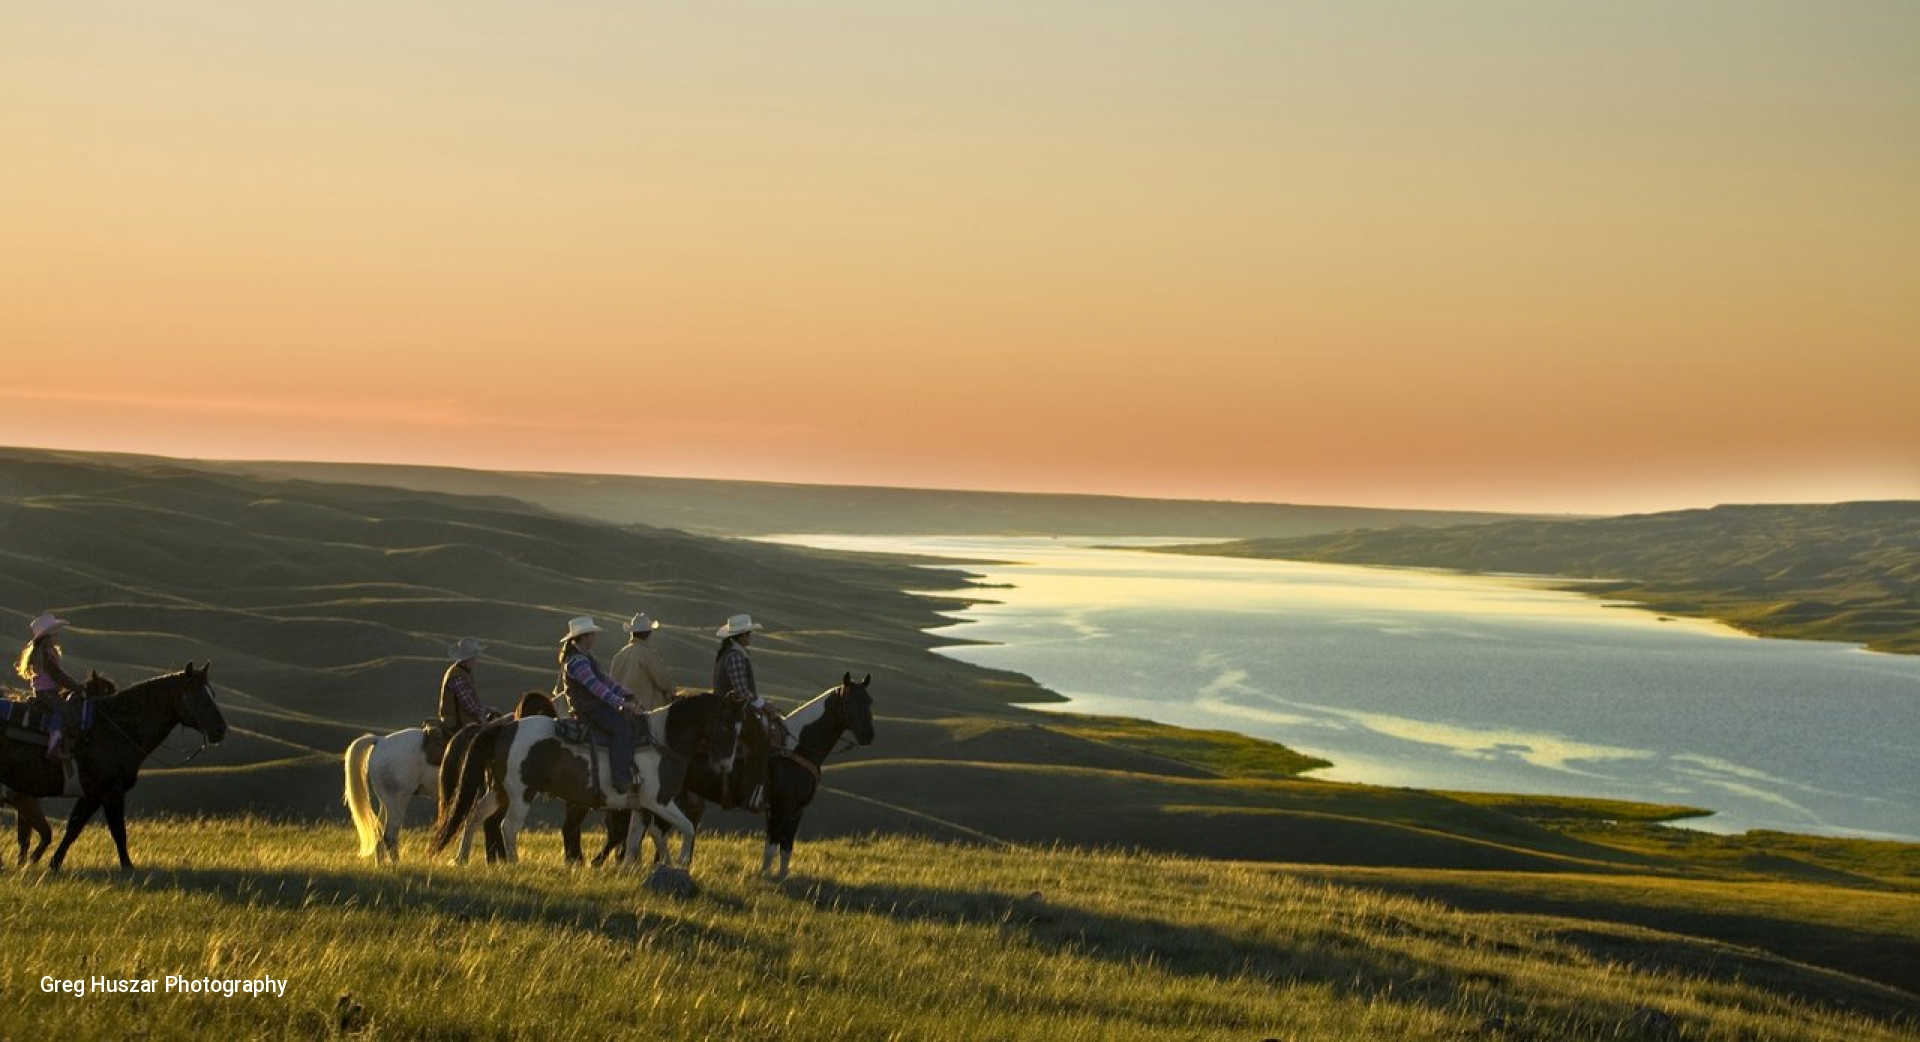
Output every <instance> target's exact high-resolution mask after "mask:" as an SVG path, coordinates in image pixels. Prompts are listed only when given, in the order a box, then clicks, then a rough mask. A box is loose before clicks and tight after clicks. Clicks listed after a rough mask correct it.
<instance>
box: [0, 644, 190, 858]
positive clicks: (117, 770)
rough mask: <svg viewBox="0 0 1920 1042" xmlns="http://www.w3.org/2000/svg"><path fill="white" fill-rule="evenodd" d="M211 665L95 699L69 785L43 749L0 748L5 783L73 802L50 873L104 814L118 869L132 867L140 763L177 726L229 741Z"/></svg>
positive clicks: (10, 744)
mask: <svg viewBox="0 0 1920 1042" xmlns="http://www.w3.org/2000/svg"><path fill="white" fill-rule="evenodd" d="M212 665H213V664H212V663H208V664H207V665H205V666H202V667H200V668H198V669H195V668H194V666H193V663H191V662H189V663H187V667H186V668H185V669H183V670H181V671H180V672H178V673H168V674H167V675H165V676H159V677H154V678H153V679H151V680H143V681H141V682H140V683H138V684H134V685H132V686H131V687H128V688H127V689H125V690H124V691H121V692H120V693H118V694H115V695H109V696H107V697H105V698H99V699H94V700H93V702H92V705H93V713H94V723H93V729H92V730H91V731H90V732H88V734H87V735H86V737H85V740H84V741H81V742H79V743H77V745H76V746H75V747H74V751H73V766H74V773H73V775H72V776H71V784H69V776H68V775H67V774H66V772H65V771H64V770H63V769H62V766H61V765H60V764H59V763H56V762H54V761H51V760H48V759H47V756H46V750H45V749H44V748H34V747H33V746H31V745H26V744H23V743H20V742H0V785H5V786H6V787H7V788H9V789H12V790H14V791H15V792H20V793H25V794H26V795H28V796H34V797H38V798H45V797H48V796H72V797H74V804H73V814H72V816H70V817H69V818H68V819H67V832H66V835H64V836H62V837H61V839H60V846H59V848H58V849H56V850H55V851H54V852H53V860H52V862H50V867H52V868H53V869H55V870H58V869H59V868H60V865H61V863H62V862H64V861H65V860H66V859H67V850H68V848H70V847H72V846H73V841H74V840H76V839H78V838H80V831H81V830H82V829H84V828H86V826H87V822H89V821H91V820H92V819H93V816H94V814H96V813H98V812H100V811H101V810H102V809H103V808H104V809H105V811H106V816H107V830H108V831H109V832H111V833H113V843H114V847H115V848H116V849H117V850H118V851H119V854H120V867H121V868H123V869H131V868H132V867H133V860H132V859H131V858H129V857H128V856H127V818H126V805H127V804H126V801H127V792H128V790H130V789H132V788H133V787H134V785H135V783H137V782H138V781H139V777H140V765H141V764H142V763H144V762H146V759H147V757H148V756H150V755H152V754H153V751H154V750H155V749H158V748H159V747H160V743H161V742H164V741H166V739H167V736H168V735H170V734H172V733H173V729H174V728H175V727H189V728H192V729H193V730H196V731H199V732H200V734H201V735H202V736H203V737H204V739H205V741H206V742H211V743H213V744H216V745H217V744H219V742H220V741H221V739H224V738H225V737H226V736H227V721H226V718H225V717H223V716H221V715H220V707H219V706H218V705H216V704H215V702H214V695H213V684H212V682H211V681H209V680H208V679H207V673H208V672H209V671H210V670H211V668H212ZM72 737H73V736H71V735H70V736H69V738H70V739H71V738H72Z"/></svg>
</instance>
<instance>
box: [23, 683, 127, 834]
mask: <svg viewBox="0 0 1920 1042" xmlns="http://www.w3.org/2000/svg"><path fill="white" fill-rule="evenodd" d="M118 690H120V685H118V684H115V683H114V682H113V681H112V680H111V679H110V678H108V677H103V676H101V675H100V671H99V670H97V669H96V670H93V671H91V672H89V673H88V674H87V682H86V684H85V686H84V687H83V689H82V694H83V695H84V697H86V698H105V697H107V696H108V695H111V694H113V693H114V692H115V691H118ZM0 803H4V804H6V805H7V806H9V807H12V808H13V831H14V835H15V836H16V837H17V838H18V839H19V841H20V859H19V861H18V862H16V864H19V865H21V866H23V867H24V866H26V865H32V864H39V862H40V855H42V854H45V853H46V852H47V845H48V844H50V843H52V842H53V824H52V823H51V822H49V821H48V820H47V815H46V813H45V812H44V811H42V810H41V809H40V798H39V797H37V796H29V795H27V794H26V793H24V792H16V791H14V790H12V789H9V788H6V787H5V786H0ZM35 836H38V837H39V839H40V842H39V843H38V844H34V843H33V842H32V840H33V837H35ZM29 846H32V847H33V853H32V855H31V856H29V855H28V853H27V848H28V847H29Z"/></svg>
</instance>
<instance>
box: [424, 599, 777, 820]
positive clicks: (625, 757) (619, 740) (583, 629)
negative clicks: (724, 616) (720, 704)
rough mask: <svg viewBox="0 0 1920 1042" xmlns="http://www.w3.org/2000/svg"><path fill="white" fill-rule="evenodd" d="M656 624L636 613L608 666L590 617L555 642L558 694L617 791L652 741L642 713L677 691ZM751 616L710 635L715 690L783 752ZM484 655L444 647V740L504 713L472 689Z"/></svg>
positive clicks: (463, 646)
mask: <svg viewBox="0 0 1920 1042" xmlns="http://www.w3.org/2000/svg"><path fill="white" fill-rule="evenodd" d="M659 628H660V623H658V622H657V621H654V620H653V619H652V618H650V617H649V616H648V615H647V613H645V612H641V613H640V614H638V615H635V616H634V617H633V618H632V619H631V620H629V621H628V623H627V627H626V630H627V635H628V639H627V644H626V646H625V647H623V648H621V649H620V650H619V651H618V652H617V653H616V654H615V655H614V656H613V661H612V663H610V664H609V665H608V666H607V667H606V668H602V667H601V665H600V662H599V660H598V659H595V658H594V657H593V645H594V642H595V639H596V637H597V636H598V635H599V634H600V633H602V632H604V630H602V629H601V627H600V625H599V624H598V623H596V622H595V621H594V619H593V616H591V615H582V616H579V617H578V618H575V619H572V620H570V621H569V622H568V623H567V635H566V636H565V637H563V638H561V640H560V654H559V659H558V663H559V680H558V682H557V683H556V684H555V686H554V693H555V694H556V695H559V694H564V695H565V696H566V698H567V704H568V706H569V707H570V708H571V709H572V711H573V715H574V716H576V717H578V718H580V719H581V720H583V721H585V722H586V724H587V726H589V727H591V728H593V729H594V730H595V731H596V732H598V733H599V734H600V735H601V737H603V738H604V739H605V740H606V743H607V758H608V761H609V762H608V773H609V775H610V778H609V780H610V781H611V782H612V783H613V788H614V790H615V791H617V792H624V791H626V790H628V789H630V788H632V786H633V755H634V747H635V744H636V742H638V741H650V740H651V736H650V735H648V734H647V730H646V728H647V721H646V717H645V716H644V715H643V714H645V713H648V712H651V711H653V710H656V709H660V708H662V707H664V706H665V705H666V704H667V703H668V702H670V701H672V700H673V698H674V690H675V689H674V686H673V682H672V680H671V679H669V677H668V675H667V665H666V661H665V659H664V658H662V657H661V654H660V650H659V649H658V648H655V647H654V646H653V645H652V644H651V643H650V641H651V638H652V636H653V633H654V631H655V630H657V629H659ZM762 628H763V627H761V626H760V625H759V624H758V623H755V622H754V621H753V618H752V617H751V616H748V615H735V616H733V617H731V618H729V619H728V620H727V621H726V624H725V625H723V626H721V627H720V628H719V629H717V630H715V631H714V636H716V637H718V638H720V645H719V648H718V649H717V650H716V651H715V652H714V665H713V691H714V693H716V694H720V695H725V696H728V697H731V698H734V699H738V700H740V701H744V702H746V703H747V704H749V705H751V706H753V707H754V709H756V710H757V711H758V712H759V713H760V714H761V716H762V718H763V719H764V720H765V721H766V732H767V736H768V740H769V743H770V745H771V746H772V748H773V749H775V750H781V749H785V748H786V747H787V746H788V744H789V741H790V736H789V735H788V734H787V729H786V725H785V723H784V721H783V718H782V716H781V714H780V712H779V710H777V709H775V708H774V707H773V705H772V704H771V703H769V702H768V701H767V700H766V699H765V698H764V697H762V696H761V694H760V691H759V688H757V687H756V686H755V684H754V680H753V660H752V659H751V658H749V657H748V654H747V647H748V645H749V644H750V643H751V642H752V640H753V634H754V633H755V632H757V631H759V630H760V629H762ZM484 651H486V647H485V645H482V644H481V643H480V642H479V641H478V640H476V639H474V638H473V637H465V638H463V639H461V640H460V642H459V643H457V644H454V645H453V646H452V647H450V648H448V649H447V655H448V657H449V658H451V659H452V660H453V664H452V665H450V666H448V667H447V672H446V675H445V677H444V678H443V679H442V680H441V682H440V721H441V726H442V727H443V728H444V729H445V732H446V733H447V734H453V733H455V732H457V731H459V730H460V729H461V728H462V727H466V726H468V725H470V724H483V723H486V722H487V721H489V720H492V719H495V718H497V717H499V716H500V715H501V714H500V713H498V712H496V711H494V710H493V709H491V708H489V707H488V706H487V705H486V704H485V703H483V702H481V701H480V697H479V693H478V691H477V689H476V688H475V686H474V681H473V664H474V661H475V660H476V659H478V658H479V657H480V655H481V653H482V652H484ZM760 799H761V796H760V793H759V792H758V791H757V790H756V791H755V792H754V793H753V794H752V795H751V796H749V797H748V805H749V806H750V807H752V806H755V805H757V804H758V803H759V802H760Z"/></svg>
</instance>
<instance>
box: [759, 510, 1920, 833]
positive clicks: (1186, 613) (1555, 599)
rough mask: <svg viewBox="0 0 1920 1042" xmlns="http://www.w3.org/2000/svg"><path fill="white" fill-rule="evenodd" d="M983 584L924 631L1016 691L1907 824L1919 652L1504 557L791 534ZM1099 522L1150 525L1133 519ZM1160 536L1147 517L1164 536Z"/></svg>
mask: <svg viewBox="0 0 1920 1042" xmlns="http://www.w3.org/2000/svg"><path fill="white" fill-rule="evenodd" d="M779 541H784V542H794V543H802V544H805V545H809V546H817V547H824V548H829V549H838V550H854V551H864V552H881V553H896V554H898V553H905V554H921V555H930V556H935V557H943V558H955V559H967V560H970V561H978V560H991V561H993V562H995V563H991V564H981V563H966V564H959V563H948V562H938V563H930V570H929V572H928V585H927V588H926V590H925V591H924V592H929V593H945V594H951V593H954V592H956V591H958V590H960V589H962V587H964V586H965V584H966V581H967V580H966V577H965V576H962V575H956V576H955V577H954V581H953V582H952V583H948V582H946V581H945V579H944V578H943V576H945V575H946V574H947V573H948V572H949V571H958V572H964V573H965V575H966V576H972V577H974V578H977V580H978V581H980V582H982V583H987V584H992V585H994V586H999V587H1004V588H996V589H985V590H972V591H970V592H969V594H968V595H969V596H974V597H983V598H990V599H991V600H990V601H988V602H983V603H979V604H975V605H974V606H972V607H969V608H967V609H966V610H964V611H959V612H955V613H952V614H951V616H950V617H951V618H953V620H954V622H953V624H952V625H950V626H945V627H941V628H939V629H936V630H934V631H932V632H934V633H935V634H936V635H938V636H941V637H945V638H950V639H951V640H952V641H954V643H953V644H951V645H948V646H945V647H942V648H941V649H940V651H941V653H942V654H946V655H950V656H952V657H953V658H956V659H959V660H962V661H965V662H969V663H974V664H976V665H981V666H988V667H992V668H995V669H1005V670H1012V671H1015V672H1019V673H1024V674H1026V675H1028V676H1031V677H1032V678H1034V679H1035V680H1036V681H1038V682H1039V683H1041V684H1042V685H1044V686H1046V687H1047V688H1049V689H1051V690H1053V691H1056V692H1058V693H1060V694H1061V695H1063V696H1066V698H1067V700H1068V701H1067V702H1065V703H1049V704H1047V705H1043V706H1039V707H1036V708H1041V709H1049V708H1053V709H1064V710H1068V711H1072V712H1077V713H1091V714H1102V715H1114V716H1134V717H1143V718H1146V719H1150V720H1156V721H1160V722H1164V723H1169V724H1177V725H1182V726H1189V727H1204V728H1222V729H1228V730H1233V731H1239V732H1242V733H1245V734H1250V735H1256V736H1259V737H1262V738H1268V739H1271V740H1273V741H1276V742H1280V743H1282V744H1285V745H1287V746H1290V747H1292V748H1294V749H1298V750H1300V751H1302V752H1307V753H1312V754H1314V755H1317V756H1321V757H1324V758H1325V759H1328V760H1331V761H1333V764H1334V766H1333V767H1332V768H1330V769H1326V770H1323V771H1320V772H1317V773H1316V776H1317V777H1323V778H1329V779H1333V780H1343V781H1355V782H1367V783H1370V784H1377V785H1396V786H1412V787H1418V788H1435V789H1471V790H1481V791H1502V792H1535V793H1556V794H1563V795H1579V796H1600V797H1609V798H1616V799H1626V800H1640V801H1645V802H1653V803H1680V804H1687V805H1690V806H1697V807H1705V808H1709V809H1711V810H1713V811H1714V812H1715V813H1714V815H1713V816H1712V817H1710V818H1704V819H1692V820H1690V821H1688V822H1687V824H1688V825H1689V827H1695V828H1704V829H1710V830H1713V831H1723V832H1739V831H1745V830H1747V829H1756V828H1761V829H1781V830H1786V831H1793V832H1809V833H1817V834H1830V835H1851V836H1867V837H1876V838H1888V839H1902V840H1907V841H1920V755H1917V754H1916V751H1915V748H1914V744H1913V743H1914V741H1915V736H1916V735H1920V657H1910V656H1895V655H1881V654H1875V653H1870V652H1866V651H1862V650H1860V649H1858V648H1855V647H1852V646H1850V645H1841V644H1830V643H1817V642H1808V641H1786V640H1761V639H1757V638H1753V637H1749V636H1746V635H1743V634H1741V633H1738V632H1737V631H1735V630H1733V629H1731V628H1729V627H1726V626H1722V625H1720V624H1717V623H1712V622H1708V621H1704V620H1692V619H1668V618H1664V617H1662V616H1658V615H1655V614H1653V613H1651V612H1648V611H1644V610H1640V609H1637V608H1632V607H1626V606H1618V605H1610V604H1607V603H1605V602H1603V601H1601V600H1598V599H1595V598H1590V597H1583V596H1581V595H1579V594H1574V593H1567V592H1564V591H1558V590H1553V589H1549V588H1547V583H1546V582H1545V581H1544V580H1541V579H1537V578H1524V577H1512V578H1507V577H1480V576H1462V575H1455V574H1451V573H1444V572H1433V571H1424V570H1418V569H1396V568H1364V567H1353V566H1345V565H1324V564H1309V563H1302V562H1289V561H1251V560H1242V559H1233V558H1210V557H1190V556H1175V555H1170V554H1151V553H1144V552H1140V551H1138V550H1131V549H1112V548H1101V547H1100V546H1096V545H1093V543H1094V541H1091V540H1085V541H1083V540H1066V539H1013V538H963V537H930V538H905V537H855V536H788V537H781V539H780V540H779ZM1098 542H1099V543H1101V544H1105V545H1106V546H1107V547H1112V546H1113V545H1114V544H1116V543H1121V542H1126V543H1130V544H1138V545H1149V544H1151V543H1152V542H1154V541H1152V540H1133V541H1121V540H1115V539H1101V540H1098ZM1161 542H1165V541H1164V540H1162V541H1161Z"/></svg>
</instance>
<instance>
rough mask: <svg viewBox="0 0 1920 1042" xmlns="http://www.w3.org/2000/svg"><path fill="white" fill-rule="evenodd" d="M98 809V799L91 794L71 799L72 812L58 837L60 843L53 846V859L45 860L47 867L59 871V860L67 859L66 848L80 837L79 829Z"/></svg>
mask: <svg viewBox="0 0 1920 1042" xmlns="http://www.w3.org/2000/svg"><path fill="white" fill-rule="evenodd" d="M99 809H100V801H99V800H97V799H95V798H94V797H92V796H87V795H82V796H81V797H80V798H79V799H77V800H74V801H73V813H72V814H70V815H68V816H67V831H66V834H65V835H63V836H61V837H60V845H59V846H58V847H56V848H54V851H53V860H52V861H49V862H47V867H48V868H50V869H52V870H53V871H55V872H58V871H60V864H61V862H63V861H65V860H67V848H68V847H71V846H73V841H74V840H76V839H79V838H80V830H81V829H84V828H86V827H87V822H89V821H92V820H93V814H94V812H95V811H97V810H99Z"/></svg>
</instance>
